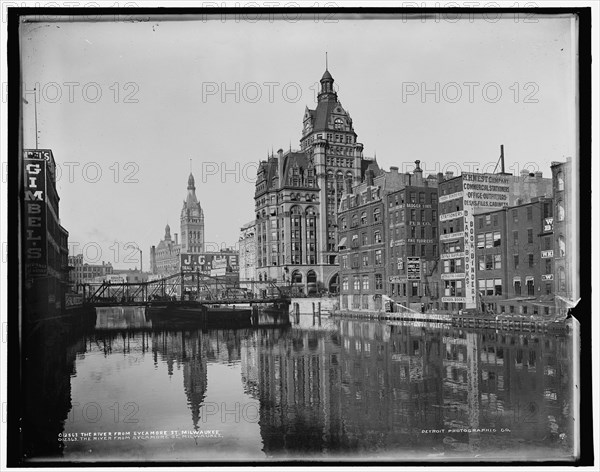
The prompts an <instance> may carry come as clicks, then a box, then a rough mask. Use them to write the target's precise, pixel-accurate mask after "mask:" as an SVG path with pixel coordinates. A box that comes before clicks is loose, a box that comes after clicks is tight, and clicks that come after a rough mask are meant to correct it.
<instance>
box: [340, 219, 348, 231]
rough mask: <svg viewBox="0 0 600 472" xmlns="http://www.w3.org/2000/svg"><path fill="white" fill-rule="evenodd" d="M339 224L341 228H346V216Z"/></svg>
mask: <svg viewBox="0 0 600 472" xmlns="http://www.w3.org/2000/svg"><path fill="white" fill-rule="evenodd" d="M340 226H341V228H342V229H347V227H348V226H347V224H346V218H342V219H341V220H340Z"/></svg>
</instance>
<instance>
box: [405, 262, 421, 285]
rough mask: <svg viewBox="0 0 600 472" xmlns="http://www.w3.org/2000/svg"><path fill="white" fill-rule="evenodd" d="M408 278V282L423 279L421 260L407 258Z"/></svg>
mask: <svg viewBox="0 0 600 472" xmlns="http://www.w3.org/2000/svg"><path fill="white" fill-rule="evenodd" d="M406 276H407V278H408V280H420V279H421V258H420V257H407V258H406Z"/></svg>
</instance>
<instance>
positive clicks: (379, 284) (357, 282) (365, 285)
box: [342, 274, 383, 292]
mask: <svg viewBox="0 0 600 472" xmlns="http://www.w3.org/2000/svg"><path fill="white" fill-rule="evenodd" d="M369 286H370V277H369V276H368V275H363V276H359V275H356V276H354V277H352V287H353V289H354V291H360V290H361V288H362V290H369ZM349 290H350V283H349V278H348V277H342V291H344V292H348V291H349ZM375 290H383V275H382V274H375Z"/></svg>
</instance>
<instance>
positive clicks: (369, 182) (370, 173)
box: [367, 169, 375, 187]
mask: <svg viewBox="0 0 600 472" xmlns="http://www.w3.org/2000/svg"><path fill="white" fill-rule="evenodd" d="M374 176H375V173H374V172H373V171H372V170H371V169H369V170H368V171H367V185H368V186H369V187H372V186H373V178H374Z"/></svg>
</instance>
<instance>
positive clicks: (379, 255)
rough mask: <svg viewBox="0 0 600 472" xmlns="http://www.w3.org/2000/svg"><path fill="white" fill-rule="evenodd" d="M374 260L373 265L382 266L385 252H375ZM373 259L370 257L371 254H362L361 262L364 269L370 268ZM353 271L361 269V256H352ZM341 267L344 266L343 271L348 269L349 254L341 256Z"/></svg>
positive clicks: (378, 250)
mask: <svg viewBox="0 0 600 472" xmlns="http://www.w3.org/2000/svg"><path fill="white" fill-rule="evenodd" d="M373 254H374V260H373V263H374V265H376V266H380V265H382V264H383V251H382V250H381V249H377V250H376V251H374V253H373ZM370 259H371V258H370V257H369V253H366V252H363V253H362V254H361V259H360V261H361V262H362V267H368V266H369V265H370V264H371V260H370ZM351 262H352V267H351V268H352V269H358V267H360V265H359V255H358V254H352V260H351ZM341 265H342V269H348V255H347V254H343V255H342V256H341Z"/></svg>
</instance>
